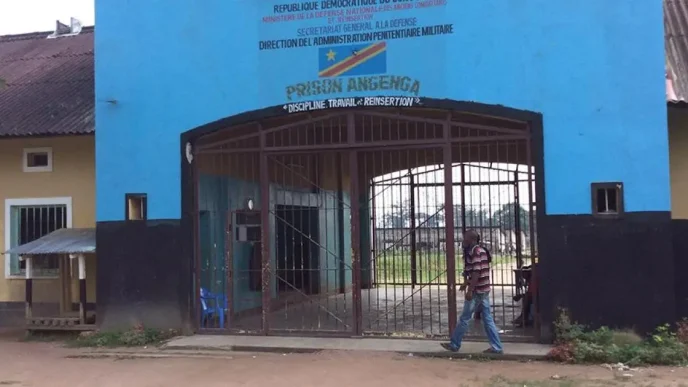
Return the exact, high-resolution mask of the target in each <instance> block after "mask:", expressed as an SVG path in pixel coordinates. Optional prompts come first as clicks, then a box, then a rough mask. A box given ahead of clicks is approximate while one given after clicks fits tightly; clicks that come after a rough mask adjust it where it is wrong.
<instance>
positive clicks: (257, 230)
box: [236, 211, 261, 242]
mask: <svg viewBox="0 0 688 387" xmlns="http://www.w3.org/2000/svg"><path fill="white" fill-rule="evenodd" d="M260 237H261V223H260V212H259V211H240V212H237V213H236V240H237V242H259V241H260Z"/></svg>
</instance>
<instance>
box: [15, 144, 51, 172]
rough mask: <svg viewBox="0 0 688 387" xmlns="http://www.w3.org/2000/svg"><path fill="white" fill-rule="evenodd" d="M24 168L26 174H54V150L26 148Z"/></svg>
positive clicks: (23, 161) (23, 160)
mask: <svg viewBox="0 0 688 387" xmlns="http://www.w3.org/2000/svg"><path fill="white" fill-rule="evenodd" d="M22 166H23V169H24V172H52V170H53V150H52V148H25V149H24V157H23V159H22Z"/></svg>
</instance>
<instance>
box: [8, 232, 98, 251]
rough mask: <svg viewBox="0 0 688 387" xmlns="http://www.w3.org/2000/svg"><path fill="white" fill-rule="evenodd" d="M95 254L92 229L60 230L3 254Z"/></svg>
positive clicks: (94, 234)
mask: <svg viewBox="0 0 688 387" xmlns="http://www.w3.org/2000/svg"><path fill="white" fill-rule="evenodd" d="M95 252H96V230H95V229H94V228H61V229H59V230H55V231H53V232H51V233H50V234H48V235H44V236H42V237H40V238H38V239H36V240H35V241H32V242H29V243H25V244H23V245H21V246H17V247H13V248H11V249H9V250H8V251H6V252H5V254H18V255H48V254H92V253H95Z"/></svg>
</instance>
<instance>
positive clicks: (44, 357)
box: [0, 338, 688, 387]
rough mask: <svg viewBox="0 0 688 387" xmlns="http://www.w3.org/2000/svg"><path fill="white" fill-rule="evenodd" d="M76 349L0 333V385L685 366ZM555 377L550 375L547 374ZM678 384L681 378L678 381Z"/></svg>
mask: <svg viewBox="0 0 688 387" xmlns="http://www.w3.org/2000/svg"><path fill="white" fill-rule="evenodd" d="M83 352H84V351H83V350H76V349H68V348H64V347H63V346H62V345H61V344H58V343H19V342H17V341H14V340H8V339H2V338H0V386H17V387H19V386H48V387H62V386H69V387H77V386H98V387H101V386H102V387H111V386H126V387H138V386H165V387H173V386H184V387H187V386H204V387H212V386H266V387H268V386H269V387H275V386H285V387H286V386H318V387H334V386H346V387H351V386H356V387H359V386H394V387H397V386H414V387H422V386H452V387H458V386H495V387H498V386H505V387H511V386H514V387H516V386H519V387H522V386H552V387H556V386H562V387H563V386H567V387H568V386H585V387H587V386H687V387H688V369H680V368H654V369H642V370H637V371H634V372H630V373H631V374H633V376H632V377H631V378H630V379H624V378H623V377H622V375H621V374H620V373H616V372H614V371H610V370H609V369H606V368H604V367H601V366H588V367H583V366H562V365H554V364H546V363H533V362H531V363H518V362H501V361H500V362H497V361H491V362H475V361H468V360H440V359H421V358H415V357H408V356H401V355H394V354H381V353H361V352H337V353H335V352H327V353H319V354H298V355H297V354H288V355H280V354H240V355H236V356H232V357H231V358H227V359H219V358H204V359H198V358H164V359H128V360H114V359H103V358H100V359H74V358H67V356H69V355H75V354H79V353H83ZM555 375H556V376H557V377H555V378H554V379H553V378H552V377H553V376H555ZM681 383H683V384H681Z"/></svg>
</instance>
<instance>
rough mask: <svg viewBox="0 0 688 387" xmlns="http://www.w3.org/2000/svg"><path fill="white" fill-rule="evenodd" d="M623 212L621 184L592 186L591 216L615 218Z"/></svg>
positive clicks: (595, 184)
mask: <svg viewBox="0 0 688 387" xmlns="http://www.w3.org/2000/svg"><path fill="white" fill-rule="evenodd" d="M623 212H624V206H623V184H622V183H593V184H592V214H593V215H594V216H598V217H617V216H619V215H621V214H623Z"/></svg>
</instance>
